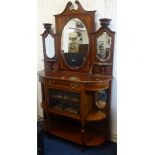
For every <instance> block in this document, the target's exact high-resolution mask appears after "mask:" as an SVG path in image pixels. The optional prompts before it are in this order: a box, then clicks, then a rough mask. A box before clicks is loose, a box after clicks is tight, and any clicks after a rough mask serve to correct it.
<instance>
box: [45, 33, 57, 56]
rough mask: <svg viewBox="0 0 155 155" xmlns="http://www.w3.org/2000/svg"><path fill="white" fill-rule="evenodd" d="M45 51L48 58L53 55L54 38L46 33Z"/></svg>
mask: <svg viewBox="0 0 155 155" xmlns="http://www.w3.org/2000/svg"><path fill="white" fill-rule="evenodd" d="M45 51H46V55H47V57H48V58H53V57H54V52H55V46H54V38H53V37H52V36H51V35H50V34H48V35H47V37H46V38H45Z"/></svg>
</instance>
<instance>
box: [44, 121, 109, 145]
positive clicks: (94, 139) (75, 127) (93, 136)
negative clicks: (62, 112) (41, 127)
mask: <svg viewBox="0 0 155 155" xmlns="http://www.w3.org/2000/svg"><path fill="white" fill-rule="evenodd" d="M52 124H53V125H52V126H50V127H49V129H48V130H47V132H48V133H49V134H51V135H55V136H58V137H61V138H63V139H66V140H69V141H72V142H75V143H78V144H82V133H81V131H80V130H81V129H80V124H78V123H77V122H76V123H75V121H74V122H65V121H63V122H62V121H60V122H56V121H55V122H53V123H52ZM106 138H107V136H106V135H102V134H101V133H97V132H94V130H92V129H87V130H86V131H85V133H84V145H86V146H97V145H100V144H102V143H104V142H105V141H106Z"/></svg>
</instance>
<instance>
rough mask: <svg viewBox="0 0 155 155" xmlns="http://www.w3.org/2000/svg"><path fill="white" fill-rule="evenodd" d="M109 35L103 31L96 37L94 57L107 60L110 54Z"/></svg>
mask: <svg viewBox="0 0 155 155" xmlns="http://www.w3.org/2000/svg"><path fill="white" fill-rule="evenodd" d="M111 39H112V38H111V37H110V36H109V35H108V33H107V32H103V33H102V35H100V36H99V37H98V38H97V53H96V57H97V58H98V59H99V60H100V61H107V60H108V59H109V58H110V54H111Z"/></svg>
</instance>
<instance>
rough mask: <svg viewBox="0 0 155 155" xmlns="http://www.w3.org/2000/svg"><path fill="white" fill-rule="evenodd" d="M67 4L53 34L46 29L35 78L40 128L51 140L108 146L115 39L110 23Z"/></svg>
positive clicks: (48, 25)
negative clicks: (39, 100)
mask: <svg viewBox="0 0 155 155" xmlns="http://www.w3.org/2000/svg"><path fill="white" fill-rule="evenodd" d="M75 4H76V5H77V9H74V5H73V4H72V2H68V3H67V5H66V7H65V9H64V11H63V12H62V13H60V14H58V15H55V29H56V32H55V33H54V32H53V31H52V28H51V25H52V24H49V23H45V24H44V27H45V31H44V32H43V34H42V41H43V53H44V60H43V61H44V66H45V69H44V70H43V71H39V72H38V76H39V81H40V83H41V91H42V103H41V106H42V109H43V115H44V123H43V128H44V130H45V131H47V132H48V133H49V134H51V135H55V136H57V137H60V138H63V139H66V140H69V141H72V142H75V143H78V144H82V145H86V146H96V145H99V144H102V143H104V142H106V141H108V140H109V136H110V135H109V134H110V123H109V122H110V115H109V114H110V97H111V81H112V66H113V49H114V35H115V32H113V31H111V30H110V29H109V28H108V26H109V24H110V19H107V18H103V19H100V24H101V27H100V28H99V29H98V30H97V31H96V30H95V23H94V22H95V11H86V10H84V9H83V8H82V6H81V4H80V3H79V2H78V1H75Z"/></svg>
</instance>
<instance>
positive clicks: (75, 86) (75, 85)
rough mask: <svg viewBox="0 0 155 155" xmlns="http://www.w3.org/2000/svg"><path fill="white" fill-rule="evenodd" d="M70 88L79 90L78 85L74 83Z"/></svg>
mask: <svg viewBox="0 0 155 155" xmlns="http://www.w3.org/2000/svg"><path fill="white" fill-rule="evenodd" d="M70 86H71V88H77V87H78V85H77V84H73V83H71V84H70Z"/></svg>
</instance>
